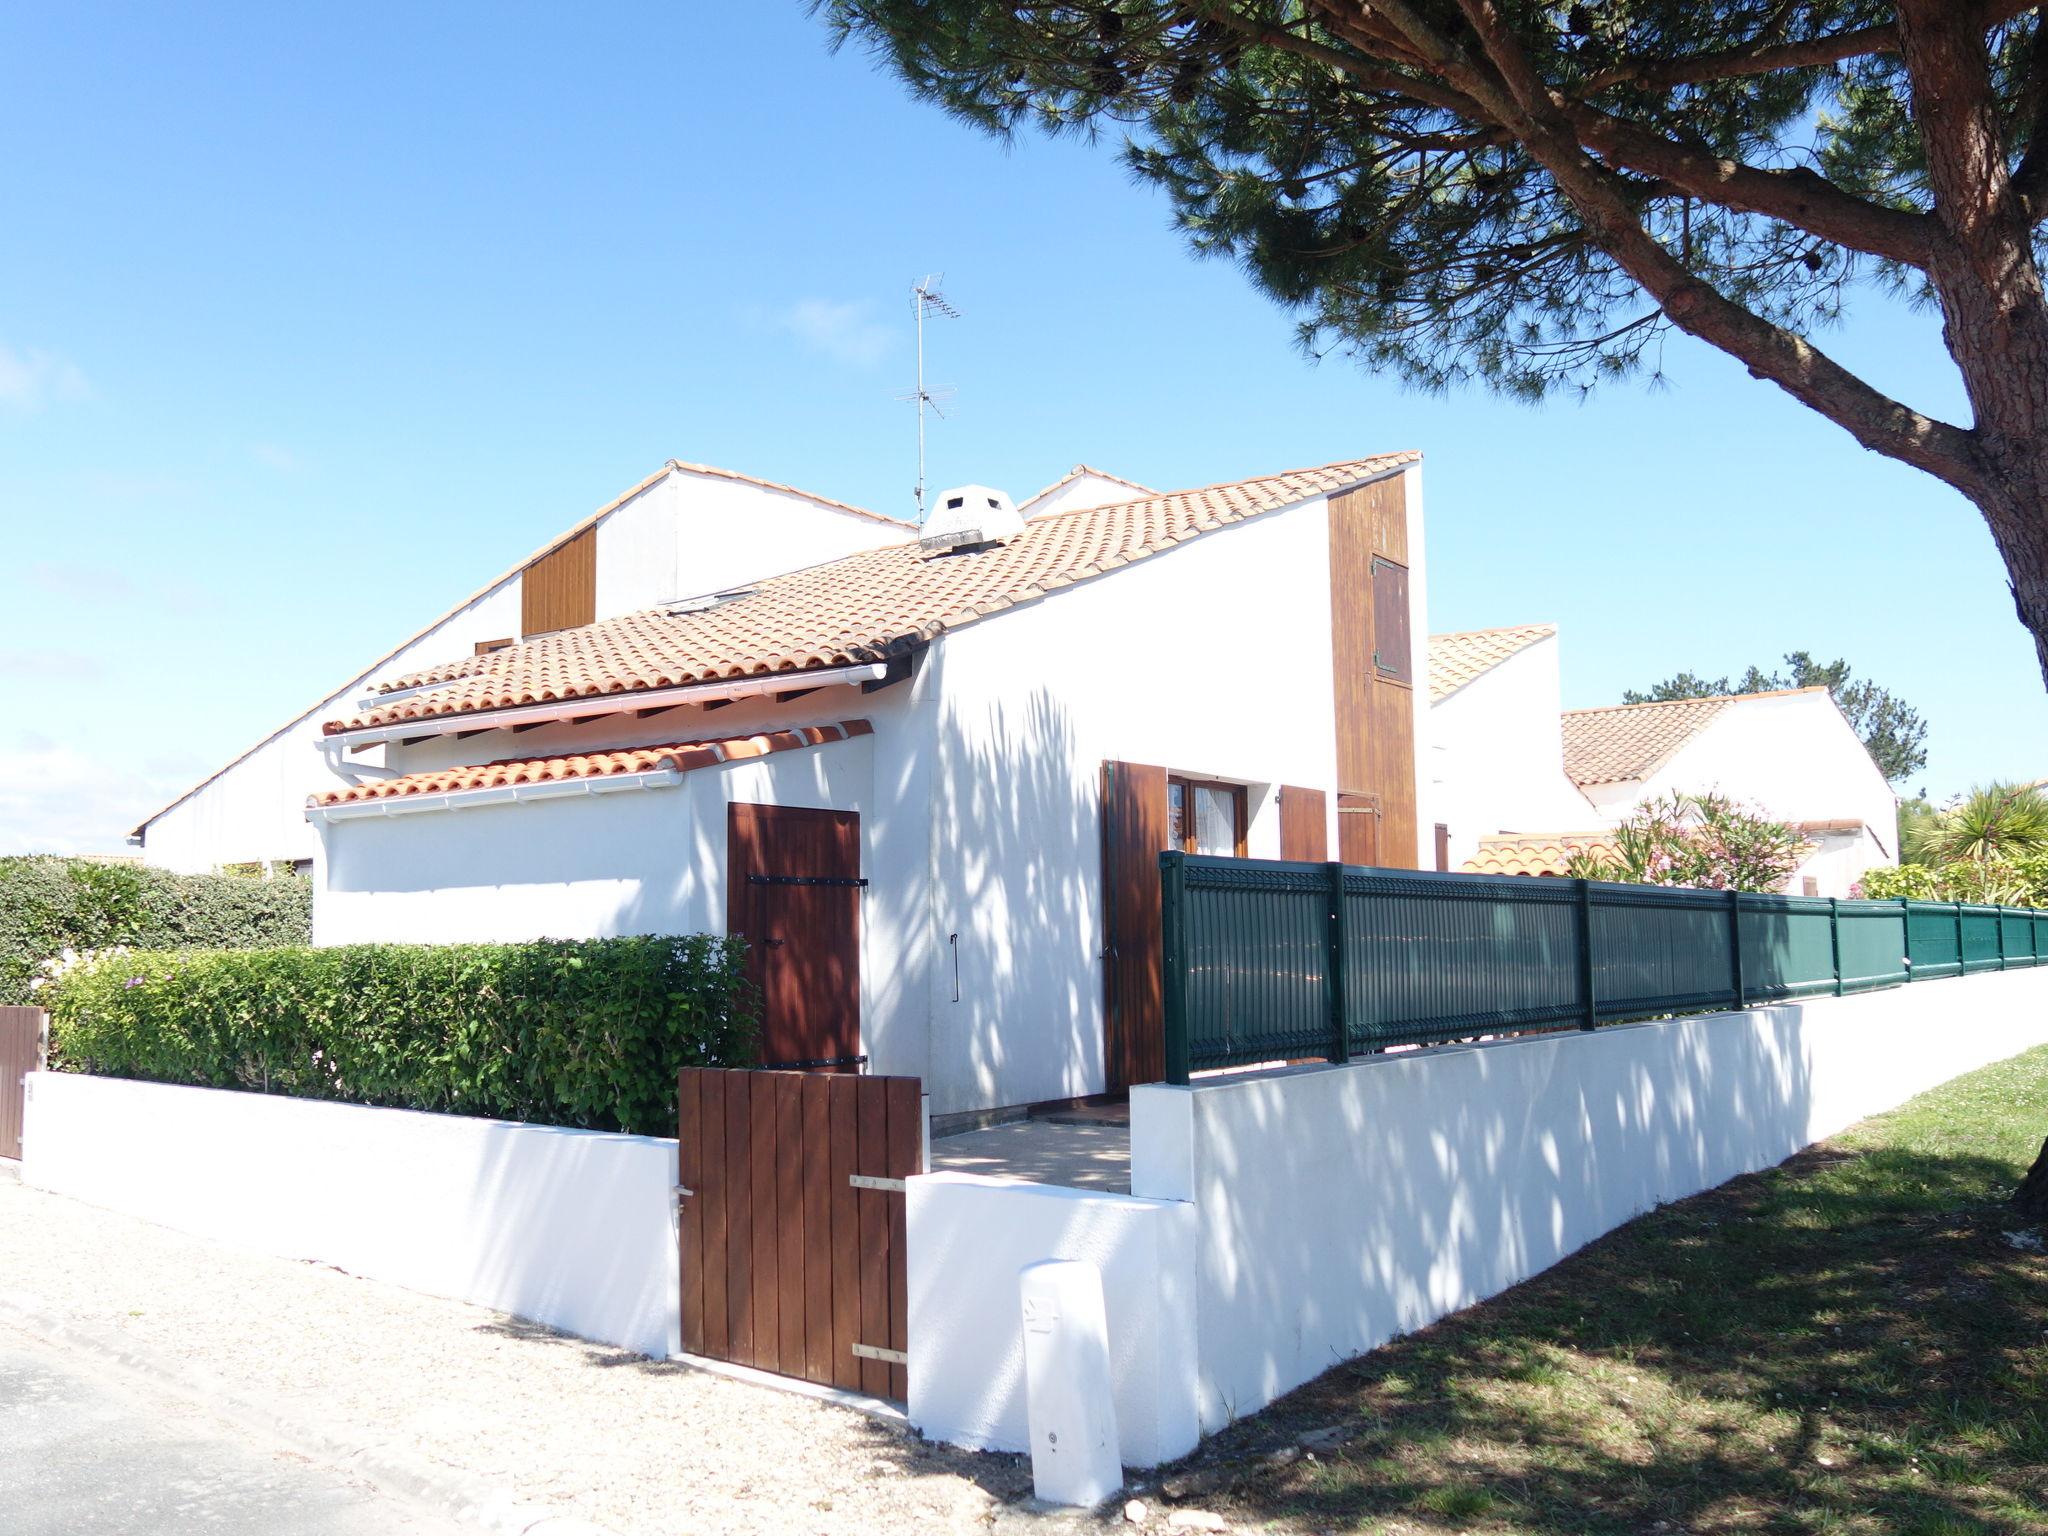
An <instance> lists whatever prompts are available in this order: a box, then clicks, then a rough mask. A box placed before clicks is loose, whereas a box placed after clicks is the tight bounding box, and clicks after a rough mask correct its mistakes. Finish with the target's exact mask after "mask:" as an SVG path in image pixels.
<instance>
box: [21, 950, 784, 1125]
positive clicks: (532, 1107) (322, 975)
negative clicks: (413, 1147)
mask: <svg viewBox="0 0 2048 1536" xmlns="http://www.w3.org/2000/svg"><path fill="white" fill-rule="evenodd" d="M742 956H743V946H742V945H741V944H739V943H738V942H735V941H729V940H726V939H722V938H711V937H706V936H703V935H696V936H692V937H688V938H626V939H592V940H585V941H581V942H572V941H554V940H549V941H543V942H539V943H532V944H436V945H426V944H355V945H344V946H339V947H336V948H332V949H309V948H305V947H293V948H286V949H258V950H239V951H236V950H187V951H181V952H174V953H173V952H159V953H147V952H140V951H135V952H129V953H125V954H115V955H107V956H103V957H101V958H100V959H99V960H97V961H95V962H94V963H92V964H91V965H87V966H82V967H79V968H77V969H75V970H73V971H72V972H70V973H69V974H68V975H66V976H65V977H64V978H63V980H61V981H60V982H58V983H57V984H56V985H55V986H53V987H49V988H46V989H44V990H43V991H42V992H40V993H38V997H39V999H47V1000H48V1006H49V1008H50V1011H51V1026H50V1035H51V1053H52V1056H53V1058H54V1062H53V1064H54V1065H56V1066H57V1067H59V1068H60V1069H62V1070H65V1071H72V1072H97V1073H103V1074H107V1075H110V1076H114V1077H137V1078H145V1079H148V1080H151V1081H154V1082H165V1083H187V1084H193V1085H197V1086H200V1087H206V1088H243V1089H255V1090H258V1091H262V1092H267V1093H284V1094H292V1095H296V1096H298V1097H302V1098H313V1099H342V1100H346V1101H347V1102H349V1103H354V1104H382V1105H389V1106H392V1107H396V1108H401V1109H428V1110H441V1111H446V1112H448V1113H452V1114H462V1115H487V1116H492V1117H496V1118H501V1119H507V1120H531V1121H537V1122H539V1123H541V1124H546V1125H574V1126H589V1127H594V1128H597V1129H601V1130H625V1131H637V1132H641V1133H644V1134H648V1135H657V1136H673V1135H674V1134H675V1096H676V1072H677V1069H678V1068H680V1067H684V1066H743V1065H746V1064H748V1063H749V1062H750V1061H751V1059H752V1055H751V1051H752V1044H753V1030H754V1008H753V1003H752V1000H751V994H750V989H749V988H748V986H747V984H746V982H745V980H744V978H743V976H742V974H741V960H742ZM251 1154H252V1155H255V1156H260V1155H261V1149H260V1148H252V1149H251Z"/></svg>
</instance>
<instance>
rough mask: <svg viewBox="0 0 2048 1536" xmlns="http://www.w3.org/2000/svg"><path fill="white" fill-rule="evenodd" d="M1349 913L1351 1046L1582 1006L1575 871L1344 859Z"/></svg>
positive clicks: (1480, 1028)
mask: <svg viewBox="0 0 2048 1536" xmlns="http://www.w3.org/2000/svg"><path fill="white" fill-rule="evenodd" d="M1344 917H1345V930H1346V939H1347V942H1346V946H1345V966H1344V974H1345V981H1346V987H1345V993H1346V996H1345V1018H1346V1019H1347V1021H1348V1022H1349V1027H1350V1039H1349V1044H1350V1049H1351V1050H1352V1051H1353V1052H1354V1053H1356V1052H1364V1051H1369V1050H1375V1049H1379V1048H1381V1047H1384V1046H1388V1045H1411V1044H1420V1043H1424V1042H1427V1041H1433V1040H1457V1039H1464V1038H1466V1037H1468V1036H1471V1035H1479V1034H1489V1033H1492V1032H1495V1031H1499V1030H1515V1029H1541V1028H1544V1027H1546V1026H1551V1025H1557V1024H1576V1023H1578V1022H1579V1021H1580V1020H1581V1019H1582V1018H1583V1017H1584V1015H1585V999H1584V998H1583V997H1582V996H1581V994H1580V991H1579V980H1578V970H1577V953H1578V928H1577V924H1578V894H1577V887H1576V883H1575V882H1573V881H1569V880H1517V879H1514V878H1511V877H1496V876H1488V875H1447V874H1436V873H1431V872H1409V871H1401V872H1393V871H1387V870H1362V869H1347V870H1346V871H1345V872H1344Z"/></svg>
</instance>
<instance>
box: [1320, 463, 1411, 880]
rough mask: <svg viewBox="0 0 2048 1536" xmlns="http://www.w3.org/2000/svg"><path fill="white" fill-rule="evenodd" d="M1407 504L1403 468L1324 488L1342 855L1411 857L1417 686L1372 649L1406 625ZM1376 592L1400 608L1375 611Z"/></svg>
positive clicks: (1383, 861) (1350, 858) (1399, 864)
mask: <svg viewBox="0 0 2048 1536" xmlns="http://www.w3.org/2000/svg"><path fill="white" fill-rule="evenodd" d="M1407 505H1408V504H1407V489H1406V481H1405V478H1404V477H1403V476H1401V475H1390V476H1388V477H1387V478H1386V479H1384V480H1375V481H1373V482H1372V483H1371V484H1370V485H1362V486H1360V487H1358V488H1357V489H1356V490H1353V491H1346V492H1344V493H1343V494H1342V495H1340V496H1332V497H1331V498H1330V649H1331V661H1332V664H1333V669H1334V674H1335V700H1334V704H1335V709H1336V731H1337V791H1338V802H1337V803H1338V826H1337V832H1338V838H1337V841H1338V853H1339V857H1341V858H1342V859H1343V860H1344V861H1345V862H1346V863H1347V864H1353V863H1370V864H1377V865H1383V866H1387V867H1392V868H1400V869H1412V868H1414V867H1415V865H1416V863H1417V856H1416V833H1417V826H1416V807H1415V716H1414V707H1415V693H1414V688H1413V686H1412V683H1411V682H1410V681H1409V680H1408V679H1407V678H1406V677H1405V676H1404V675H1403V674H1406V673H1408V672H1409V671H1411V670H1412V668H1411V666H1409V665H1408V664H1406V663H1405V661H1404V665H1403V666H1402V667H1401V668H1400V669H1399V670H1398V671H1397V672H1396V673H1395V674H1394V675H1392V676H1389V675H1388V671H1387V669H1383V668H1382V667H1380V666H1378V665H1377V664H1376V662H1375V654H1374V653H1375V651H1376V650H1378V648H1379V646H1380V644H1381V643H1382V641H1383V640H1385V641H1386V642H1387V643H1389V644H1394V643H1399V641H1398V640H1397V639H1396V637H1401V638H1405V637H1407V636H1409V635H1410V633H1411V625H1410V621H1409V615H1408V613H1407V612H1406V610H1405V604H1406V598H1407V588H1408V582H1407V569H1406V567H1407V562H1408V512H1407ZM1376 596H1377V597H1378V599H1379V601H1381V602H1387V603H1392V602H1396V601H1399V602H1401V603H1402V604H1403V612H1401V613H1399V614H1393V613H1388V614H1385V615H1382V614H1380V613H1379V612H1378V611H1377V608H1378V604H1377V603H1376V601H1375V598H1376ZM1382 620H1384V623H1383V622H1382ZM1368 821H1369V822H1370V827H1369V828H1368V825H1367V823H1368ZM1368 855H1369V856H1368Z"/></svg>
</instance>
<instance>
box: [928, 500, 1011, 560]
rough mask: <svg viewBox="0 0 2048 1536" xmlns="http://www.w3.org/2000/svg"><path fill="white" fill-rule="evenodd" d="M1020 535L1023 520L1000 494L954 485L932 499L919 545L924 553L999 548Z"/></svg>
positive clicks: (1009, 501) (1009, 502)
mask: <svg viewBox="0 0 2048 1536" xmlns="http://www.w3.org/2000/svg"><path fill="white" fill-rule="evenodd" d="M1023 531H1024V519H1023V518H1021V517H1019V516H1018V515H1017V507H1016V504H1015V503H1014V502H1012V501H1011V500H1010V498H1009V497H1008V496H1006V495H1004V494H1003V493H1002V492H1001V491H998V490H994V489H991V488H990V487H988V486H986V485H957V486H955V487H953V489H952V490H950V491H941V492H939V494H938V495H937V496H935V497H933V498H932V507H931V510H930V511H929V512H927V513H925V515H924V529H923V533H922V536H921V538H920V539H919V541H918V542H919V543H921V544H922V545H923V546H924V547H925V548H926V549H932V550H946V549H972V548H976V547H978V546H980V545H984V544H1002V543H1005V542H1007V541H1008V540H1010V539H1014V538H1015V537H1016V536H1017V535H1018V534H1020V533H1022V532H1023Z"/></svg>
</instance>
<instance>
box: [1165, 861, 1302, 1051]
mask: <svg viewBox="0 0 2048 1536" xmlns="http://www.w3.org/2000/svg"><path fill="white" fill-rule="evenodd" d="M1182 879H1183V884H1182V887H1181V908H1182V923H1183V928H1182V934H1183V939H1182V943H1183V949H1182V964H1183V967H1184V970H1183V978H1184V980H1183V987H1184V991H1183V993H1182V1003H1183V1007H1184V1008H1185V1011H1186V1020H1187V1031H1188V1059H1189V1064H1190V1065H1191V1066H1193V1067H1196V1068H1201V1067H1227V1066H1236V1065H1238V1064H1239V1063H1242V1062H1247V1061H1274V1060H1287V1059H1288V1058H1290V1057H1296V1056H1321V1055H1324V1054H1325V1053H1326V1052H1328V1050H1329V1048H1330V1038H1331V1037H1330V1001H1329V988H1328V984H1327V981H1326V978H1325V970H1326V967H1327V965H1328V960H1329V949H1328V945H1329V919H1328V914H1329V884H1328V880H1327V877H1326V875H1325V871H1324V866H1322V865H1320V864H1283V863H1278V862H1275V861H1272V860H1266V859H1188V860H1187V861H1186V862H1185V864H1184V866H1183V876H1182Z"/></svg>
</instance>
